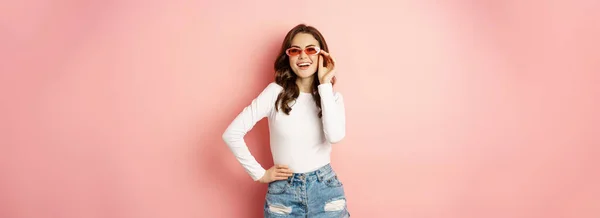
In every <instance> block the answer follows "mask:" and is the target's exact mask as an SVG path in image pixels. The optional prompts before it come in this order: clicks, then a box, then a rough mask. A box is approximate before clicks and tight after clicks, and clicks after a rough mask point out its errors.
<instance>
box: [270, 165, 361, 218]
mask: <svg viewBox="0 0 600 218" xmlns="http://www.w3.org/2000/svg"><path fill="white" fill-rule="evenodd" d="M264 207H265V208H264V215H265V218H275V217H276V218H281V217H310V218H330V217H336V218H338V217H339V218H348V217H350V213H349V212H348V208H347V206H346V196H345V194H344V187H343V185H342V182H341V181H340V180H339V178H338V176H337V174H336V173H335V172H334V171H333V169H332V168H331V165H330V164H327V165H325V166H323V167H321V168H319V169H317V170H315V171H312V172H308V173H294V174H293V175H292V176H291V177H289V178H288V179H287V180H278V181H274V182H271V183H269V187H268V189H267V195H266V201H265V205H264Z"/></svg>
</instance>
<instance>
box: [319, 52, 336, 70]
mask: <svg viewBox="0 0 600 218" xmlns="http://www.w3.org/2000/svg"><path fill="white" fill-rule="evenodd" d="M321 54H322V55H323V57H325V58H327V67H330V66H332V65H333V66H335V59H334V58H333V57H332V56H331V54H329V53H327V52H326V51H321ZM321 66H322V65H321Z"/></svg>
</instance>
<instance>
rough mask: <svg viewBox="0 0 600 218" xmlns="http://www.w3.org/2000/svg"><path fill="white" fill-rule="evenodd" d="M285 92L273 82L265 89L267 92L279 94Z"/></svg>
mask: <svg viewBox="0 0 600 218" xmlns="http://www.w3.org/2000/svg"><path fill="white" fill-rule="evenodd" d="M281 90H283V87H282V86H280V85H279V84H277V83H276V82H271V83H269V84H268V85H267V87H265V90H264V91H265V92H269V93H274V94H279V93H280V92H281Z"/></svg>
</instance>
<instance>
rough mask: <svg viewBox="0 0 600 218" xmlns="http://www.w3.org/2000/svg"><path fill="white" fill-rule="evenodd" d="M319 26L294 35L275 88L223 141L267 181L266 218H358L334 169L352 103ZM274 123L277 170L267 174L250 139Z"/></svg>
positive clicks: (277, 71)
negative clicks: (257, 128)
mask: <svg viewBox="0 0 600 218" xmlns="http://www.w3.org/2000/svg"><path fill="white" fill-rule="evenodd" d="M328 51H329V49H328V48H327V43H326V42H325V39H324V38H323V36H322V35H321V33H320V32H319V31H318V30H317V29H315V28H314V27H312V26H307V25H304V24H300V25H298V26H296V27H294V28H293V29H291V30H290V31H289V32H288V33H287V35H286V37H285V39H284V41H283V44H282V47H281V51H280V52H279V55H278V56H277V59H276V61H275V82H272V83H270V84H269V85H268V86H267V87H266V88H265V89H264V90H263V91H262V92H261V93H260V94H259V95H258V96H257V97H256V98H255V99H254V100H252V102H251V104H250V105H248V106H247V107H245V108H244V109H243V111H242V112H241V113H240V114H239V115H238V116H237V117H236V118H235V119H234V120H233V122H232V123H231V124H230V125H229V126H228V127H227V129H226V130H225V133H224V134H223V140H224V141H225V143H226V144H227V145H228V147H229V148H230V149H231V151H232V152H233V154H234V155H235V157H236V158H237V160H238V161H239V162H240V163H241V165H242V166H243V167H244V169H245V170H246V172H247V173H248V174H249V175H250V176H251V177H252V179H253V180H254V181H258V182H260V183H267V184H268V190H267V195H266V199H265V200H266V201H265V207H264V210H265V217H315V218H319V217H350V214H349V212H348V210H347V207H346V197H345V194H344V188H343V186H342V183H341V182H340V180H339V179H338V177H337V175H336V173H335V171H334V170H333V169H332V167H331V165H330V153H331V144H334V143H337V142H339V141H340V140H342V139H343V138H344V136H345V132H346V127H345V125H346V124H345V122H346V121H345V110H344V101H343V98H342V95H341V94H340V93H337V92H334V91H333V84H334V83H335V60H334V59H333V58H332V57H331V55H330V54H329V53H328ZM265 117H267V118H268V121H269V132H270V145H271V153H272V154H273V162H274V163H275V166H273V167H271V168H269V169H268V170H265V169H264V168H263V167H262V166H261V165H260V164H259V163H258V162H257V161H256V159H255V158H254V157H253V156H252V154H251V153H250V151H249V150H248V147H247V146H246V143H245V141H244V136H245V135H246V133H247V132H248V131H250V130H251V129H252V127H253V126H254V125H255V124H256V123H257V122H258V121H260V120H261V119H263V118H265Z"/></svg>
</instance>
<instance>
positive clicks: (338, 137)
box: [327, 131, 346, 144]
mask: <svg viewBox="0 0 600 218" xmlns="http://www.w3.org/2000/svg"><path fill="white" fill-rule="evenodd" d="M345 137H346V132H345V131H340V132H337V133H336V134H331V135H329V137H328V138H327V139H328V141H329V143H331V144H336V143H339V142H341V141H342V140H343V139H344V138H345Z"/></svg>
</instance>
